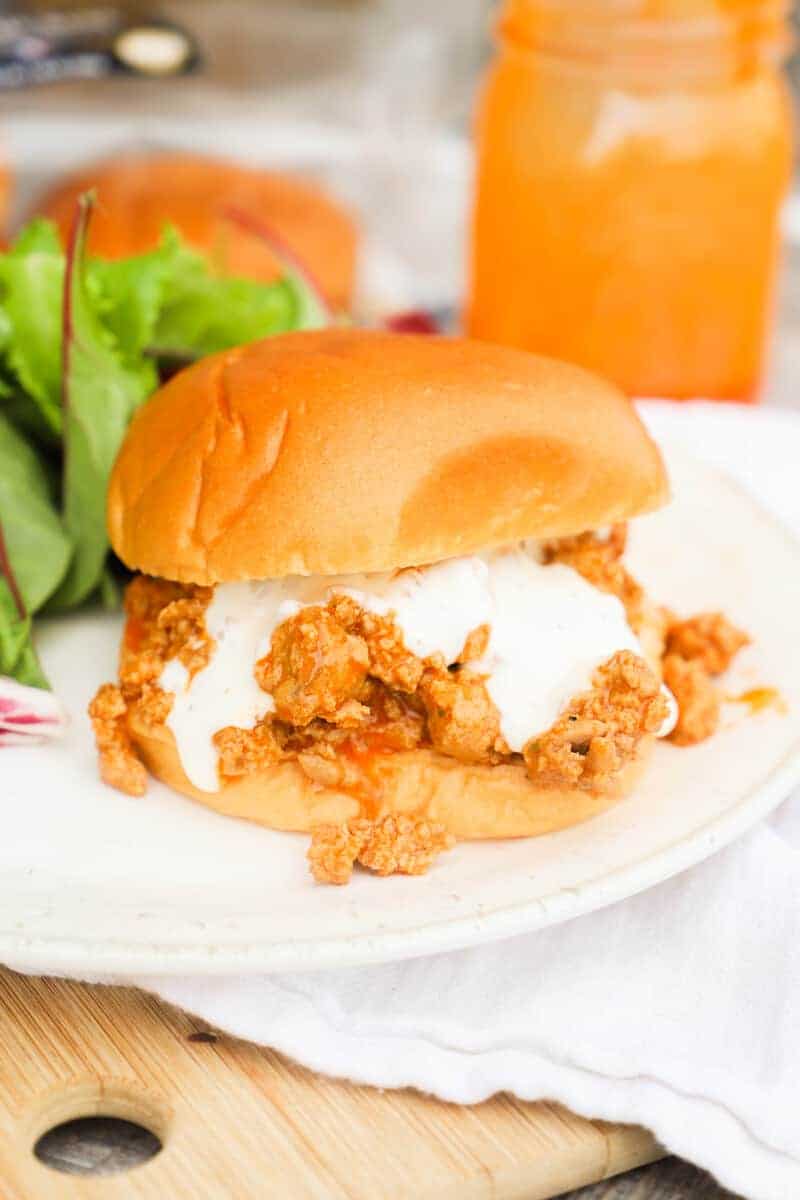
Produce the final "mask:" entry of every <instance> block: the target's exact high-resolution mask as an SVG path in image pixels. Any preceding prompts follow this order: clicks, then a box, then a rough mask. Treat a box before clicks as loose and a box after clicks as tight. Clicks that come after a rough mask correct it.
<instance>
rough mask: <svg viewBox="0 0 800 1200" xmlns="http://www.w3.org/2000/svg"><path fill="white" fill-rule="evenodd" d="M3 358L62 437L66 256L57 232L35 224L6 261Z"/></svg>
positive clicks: (2, 259) (0, 261)
mask: <svg viewBox="0 0 800 1200" xmlns="http://www.w3.org/2000/svg"><path fill="white" fill-rule="evenodd" d="M0 289H1V290H2V314H3V316H2V319H1V320H0V356H2V361H3V363H4V365H5V367H6V368H7V370H8V371H9V372H10V374H11V375H12V377H13V378H15V379H16V380H17V381H18V384H19V386H20V388H21V389H22V391H23V392H24V394H25V395H26V396H28V397H30V399H31V401H32V403H33V405H34V406H35V408H36V410H37V419H38V421H39V422H40V423H41V424H42V425H43V426H44V428H45V429H46V430H47V431H48V432H49V433H50V434H51V435H53V436H58V435H59V434H60V432H61V304H62V293H63V290H64V255H63V253H62V251H61V247H60V246H59V243H58V235H57V233H56V230H55V227H54V226H53V225H52V224H51V223H50V222H49V221H44V220H36V221H32V222H31V224H30V225H28V226H27V227H26V228H25V229H24V230H23V231H22V233H21V234H20V235H19V237H18V238H17V240H16V242H15V243H14V245H13V247H12V249H11V250H10V251H9V252H8V253H7V254H4V255H2V256H0Z"/></svg>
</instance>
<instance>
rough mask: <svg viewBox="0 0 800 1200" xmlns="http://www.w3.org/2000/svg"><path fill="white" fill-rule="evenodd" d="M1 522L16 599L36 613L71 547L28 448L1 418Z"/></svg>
mask: <svg viewBox="0 0 800 1200" xmlns="http://www.w3.org/2000/svg"><path fill="white" fill-rule="evenodd" d="M0 521H1V522H2V526H3V534H4V541H5V548H6V553H7V556H8V560H9V564H10V567H11V569H12V570H13V572H14V577H15V579H16V584H17V589H18V591H19V595H20V599H21V601H22V604H23V606H24V608H25V611H26V612H27V613H35V612H38V610H39V609H40V608H41V607H42V605H43V604H44V603H45V601H46V600H47V599H48V597H49V596H50V595H52V593H53V592H54V591H55V589H56V588H57V586H58V584H59V583H60V582H61V580H62V578H63V577H64V574H65V572H66V570H67V566H68V564H69V560H70V556H71V554H72V546H71V544H70V540H69V538H68V537H67V534H66V533H65V531H64V527H63V526H62V524H61V520H60V518H59V516H58V513H57V512H56V509H55V506H54V504H53V497H52V493H51V488H50V481H49V479H48V477H47V473H46V470H45V467H44V466H43V464H42V462H41V461H40V458H39V456H38V455H37V453H36V451H35V450H34V449H33V447H32V446H31V445H30V444H29V443H28V442H27V441H26V440H25V438H24V437H23V436H22V434H21V433H19V432H18V430H16V429H15V428H14V426H13V425H12V424H11V422H10V421H8V420H7V419H6V418H5V417H4V416H3V415H2V414H0Z"/></svg>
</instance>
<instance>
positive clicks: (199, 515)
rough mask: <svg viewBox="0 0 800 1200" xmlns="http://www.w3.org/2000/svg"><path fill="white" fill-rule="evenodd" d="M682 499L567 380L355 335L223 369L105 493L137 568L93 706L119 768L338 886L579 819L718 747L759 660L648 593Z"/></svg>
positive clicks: (619, 417)
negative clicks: (712, 739) (665, 521)
mask: <svg viewBox="0 0 800 1200" xmlns="http://www.w3.org/2000/svg"><path fill="white" fill-rule="evenodd" d="M668 497H669V487H668V482H667V477H666V473H665V469H664V464H663V462H662V459H661V456H660V454H659V452H658V449H657V447H656V446H655V445H654V443H653V442H652V441H651V439H650V438H649V436H648V434H647V433H646V431H645V429H644V427H643V426H642V424H641V422H640V421H639V419H638V417H637V415H636V412H635V410H634V409H633V408H632V406H631V405H630V404H629V403H628V401H627V400H626V399H625V398H624V396H623V395H622V394H621V393H620V392H618V391H617V390H616V389H615V388H614V387H612V386H611V385H610V384H608V383H605V382H603V381H601V380H600V379H598V378H596V377H594V376H592V375H590V374H588V373H586V372H584V371H582V370H580V369H578V368H575V367H570V366H566V365H564V364H561V363H556V362H552V361H549V360H546V359H542V358H536V357H534V356H532V355H528V354H525V353H523V352H520V351H516V350H510V349H506V348H501V347H497V346H490V345H484V344H481V343H478V342H470V341H466V340H460V339H449V338H435V337H427V336H419V337H414V336H410V335H402V334H385V333H369V332H364V331H351V330H347V331H342V330H325V331H321V332H314V333H298V334H288V335H285V336H282V337H275V338H270V339H267V340H265V341H263V342H257V343H252V344H250V345H247V346H243V347H240V348H238V349H236V350H232V351H227V352H225V353H222V354H218V355H215V356H213V357H211V358H207V359H205V360H203V361H201V362H199V363H197V364H195V365H194V366H192V367H189V368H188V369H187V370H185V371H183V372H181V373H180V374H178V375H176V376H175V377H174V378H173V379H172V380H170V382H169V383H167V384H166V385H165V386H164V387H163V388H162V389H161V390H160V391H159V392H158V393H157V394H156V395H155V396H154V397H153V399H152V400H151V401H150V402H149V403H148V404H147V405H146V406H145V407H144V408H143V409H142V410H141V411H140V412H139V414H138V415H137V416H136V418H135V419H134V421H133V424H132V426H131V428H130V431H129V433H128V435H127V439H126V441H125V443H124V445H123V447H122V450H121V452H120V455H119V458H118V460H117V463H116V466H115V469H114V472H113V475H112V479H111V484H110V489H109V497H108V528H109V534H110V538H111V542H112V545H113V547H114V549H115V550H116V552H117V554H118V555H119V556H120V558H121V559H122V560H123V562H124V563H126V564H127V565H128V566H129V567H130V568H131V569H132V570H133V571H135V572H138V574H137V575H136V576H135V577H134V579H133V581H132V582H131V584H130V585H129V588H128V591H127V596H126V612H127V623H126V627H125V633H124V638H123V643H122V650H121V658H120V668H119V680H118V683H115V684H107V685H105V686H104V687H103V688H101V690H100V692H99V693H98V695H97V696H96V697H95V699H94V701H93V702H92V706H91V715H92V719H93V722H94V726H95V731H96V735H97V740H98V745H99V750H100V761H101V770H102V774H103V777H104V779H105V780H106V781H107V782H108V783H111V784H113V785H114V786H116V787H119V788H121V789H122V790H124V791H127V792H130V793H133V794H140V793H141V792H143V791H144V789H145V786H146V778H147V772H150V773H151V774H152V775H154V776H156V777H157V778H159V779H161V780H163V781H164V782H165V783H167V784H169V785H170V786H171V787H173V788H176V789H177V790H178V791H180V792H183V793H185V794H186V795H188V796H191V797H193V798H194V799H195V800H197V801H200V802H202V803H203V804H206V805H208V806H210V807H211V808H214V809H216V810H217V811H218V812H221V813H225V814H228V815H230V816H237V817H241V818H245V819H247V820H251V821H256V822H258V823H260V824H262V825H266V826H269V827H272V828H275V829H282V830H296V831H302V832H305V833H309V834H311V837H312V843H311V849H310V852H309V853H310V859H311V865H312V869H313V871H314V874H315V876H316V877H317V878H318V879H321V880H327V881H331V882H345V881H346V880H347V879H348V878H349V876H350V873H351V871H352V869H353V865H354V863H355V862H356V861H359V862H361V863H363V864H364V865H366V866H367V867H370V868H372V869H373V870H375V871H377V872H378V873H381V874H388V873H391V872H393V871H402V872H407V873H416V872H420V871H422V870H425V869H426V868H427V866H428V865H429V864H430V863H431V861H432V860H433V858H434V857H435V856H436V855H437V854H438V853H439V851H441V850H443V849H446V848H447V847H448V846H450V845H452V843H453V841H454V840H458V839H462V838H506V837H525V836H532V835H536V834H543V833H548V832H552V831H554V830H558V829H563V828H565V827H566V826H569V825H572V824H574V823H575V822H578V821H582V820H585V819H586V818H587V817H590V816H592V815H593V814H595V813H599V812H601V811H602V810H603V809H605V808H607V807H608V806H609V805H611V804H613V803H614V802H615V801H618V800H619V799H620V798H621V797H623V796H625V795H626V794H627V793H628V792H629V791H630V789H631V788H632V787H633V786H634V784H635V782H636V780H637V778H638V777H639V775H640V773H641V772H642V771H643V770H646V765H647V758H648V755H649V752H650V750H651V748H652V746H653V744H654V741H655V739H657V738H663V737H671V738H672V739H673V740H675V741H677V742H691V741H696V740H699V739H700V738H701V737H704V736H707V735H708V734H709V733H710V732H712V731H713V728H714V726H715V724H716V720H717V716H718V712H719V699H718V694H717V692H716V689H715V686H714V684H713V682H712V680H711V676H712V675H713V674H717V673H719V672H720V671H722V670H724V668H725V666H727V663H728V662H729V661H730V658H731V657H732V655H733V654H734V653H735V652H736V650H737V649H738V648H739V646H740V645H742V644H743V642H744V641H746V640H747V639H746V637H745V635H744V634H741V633H740V632H739V631H738V630H735V629H734V628H733V627H732V626H730V625H729V624H728V623H727V622H726V621H725V619H724V618H723V617H722V616H721V615H720V614H704V615H703V616H702V617H700V618H692V619H689V620H684V621H680V620H679V619H678V618H677V617H676V616H675V615H674V614H671V613H668V612H667V611H666V610H665V609H663V608H661V607H659V606H658V604H657V603H656V601H655V600H654V599H653V598H651V597H649V596H647V595H646V594H645V592H644V590H643V589H642V587H641V586H640V585H639V584H638V583H637V582H636V580H634V579H633V578H632V577H631V575H630V574H629V573H628V571H627V569H626V567H625V565H624V560H623V552H624V548H625V523H626V522H627V521H629V520H630V519H634V518H636V517H638V516H639V515H641V514H643V513H647V512H650V511H652V510H653V509H656V508H658V507H659V506H661V505H663V504H664V503H665V502H666V501H667V500H668ZM676 552H678V548H676ZM667 685H669V686H667Z"/></svg>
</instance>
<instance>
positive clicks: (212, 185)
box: [31, 151, 358, 311]
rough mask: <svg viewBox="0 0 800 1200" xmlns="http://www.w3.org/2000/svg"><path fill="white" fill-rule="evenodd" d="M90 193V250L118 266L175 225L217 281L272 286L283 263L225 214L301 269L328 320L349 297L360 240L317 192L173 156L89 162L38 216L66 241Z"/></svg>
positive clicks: (45, 200)
mask: <svg viewBox="0 0 800 1200" xmlns="http://www.w3.org/2000/svg"><path fill="white" fill-rule="evenodd" d="M92 188H94V189H96V191H97V199H98V203H97V209H96V212H95V216H94V220H93V222H92V228H91V233H90V237H89V250H90V252H91V253H92V254H96V255H98V256H99V257H101V258H124V257H126V256H128V255H131V254H143V253H145V252H146V251H147V250H152V249H153V248H154V247H155V246H156V245H157V244H158V241H159V238H160V237H161V234H162V232H163V229H164V225H165V224H167V223H169V224H172V225H174V226H175V227H176V228H177V229H178V231H179V233H181V234H182V236H183V237H184V238H185V239H186V241H187V242H189V244H190V245H191V246H193V247H195V249H198V250H203V251H205V252H206V253H207V254H208V255H209V257H210V259H211V261H212V263H213V264H214V265H215V266H216V267H217V268H218V270H219V271H220V272H221V273H222V274H226V275H240V276H242V277H244V278H252V279H261V280H272V279H275V278H277V276H279V275H280V274H282V269H281V264H280V263H279V261H278V259H277V258H276V256H275V254H274V253H273V252H272V251H271V249H270V246H269V244H268V241H267V240H265V238H263V237H259V236H258V235H257V233H254V232H252V231H250V230H248V229H247V227H246V223H245V222H242V221H233V220H231V218H230V216H229V215H228V214H229V213H230V212H231V211H234V210H235V211H238V212H239V213H241V214H243V216H244V217H245V218H247V217H249V218H252V219H253V220H254V221H255V222H256V223H261V224H263V226H264V228H265V229H266V230H269V231H270V232H271V233H272V234H274V236H275V238H276V239H280V241H282V242H284V243H285V244H286V246H287V247H288V248H289V250H290V251H291V252H292V253H293V254H294V255H295V256H296V257H297V258H298V259H299V260H300V261H301V262H302V263H303V265H304V267H305V268H306V270H307V271H308V273H309V274H310V275H311V276H312V277H313V278H314V280H315V281H316V282H317V283H318V285H319V288H320V290H321V292H322V294H323V296H324V297H325V299H326V300H327V302H328V304H329V305H330V307H331V308H332V309H333V310H334V311H346V310H347V309H348V308H349V307H350V304H351V301H352V298H353V290H354V287H355V272H356V248H357V240H358V235H357V231H356V226H355V223H354V220H353V218H352V216H351V215H350V214H349V213H348V212H347V211H346V210H345V208H344V207H343V205H341V204H340V203H339V202H338V201H337V200H334V199H333V197H331V196H329V195H328V194H327V193H326V192H325V191H324V190H323V189H322V188H320V187H319V186H318V185H316V184H314V183H311V182H309V181H306V180H302V179H296V178H293V177H292V176H289V175H284V174H280V173H278V172H274V171H267V170H262V169H258V168H254V167H246V166H243V165H241V164H239V163H235V162H230V161H227V160H225V159H217V158H207V157H203V156H201V155H197V154H185V153H179V152H167V151H163V152H161V153H148V154H134V153H129V154H121V155H118V156H116V157H114V158H109V159H104V160H102V161H99V162H96V163H91V164H89V165H88V166H86V167H83V168H81V169H80V170H79V171H76V172H75V173H74V174H72V175H69V176H68V177H67V178H66V179H63V180H62V181H61V182H60V183H57V184H56V185H55V186H53V187H52V188H51V189H50V190H49V191H48V192H47V193H46V194H45V195H44V196H42V197H41V198H40V199H39V201H38V203H37V205H36V208H35V212H34V213H32V214H31V215H35V213H38V214H39V215H41V216H45V217H49V218H50V219H51V220H53V221H55V223H56V224H57V225H58V227H59V229H60V231H61V234H62V237H63V238H64V240H65V241H66V238H67V236H68V233H69V229H70V225H71V223H72V220H73V217H74V214H75V206H76V202H77V200H78V197H79V196H81V195H82V194H83V193H84V192H86V191H88V190H90V189H92Z"/></svg>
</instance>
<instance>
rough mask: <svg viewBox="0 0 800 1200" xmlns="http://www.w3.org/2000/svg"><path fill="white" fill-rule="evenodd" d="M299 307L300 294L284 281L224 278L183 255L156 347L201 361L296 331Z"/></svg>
mask: <svg viewBox="0 0 800 1200" xmlns="http://www.w3.org/2000/svg"><path fill="white" fill-rule="evenodd" d="M300 308H301V300H300V294H299V292H298V289H297V288H296V287H295V285H293V284H292V283H290V282H288V281H287V280H285V279H281V280H278V281H277V282H275V283H268V284H267V283H259V282H258V281H257V280H254V279H235V278H222V277H220V276H215V275H212V274H211V272H210V270H209V268H208V266H207V264H206V261H205V259H203V258H202V257H201V256H200V255H199V254H194V253H192V252H188V253H184V254H183V255H181V256H180V258H176V259H175V260H174V261H173V263H172V271H171V275H170V277H169V280H168V283H167V286H166V287H165V292H164V304H163V307H162V309H161V312H160V313H159V317H158V321H157V323H156V326H155V330H154V334H153V340H152V346H153V347H154V349H155V351H156V353H158V352H159V351H166V352H168V353H170V354H173V355H185V356H186V357H189V358H200V357H202V356H204V355H206V354H214V353H216V351H218V350H227V349H228V348H229V347H231V346H240V345H242V344H243V343H244V342H252V341H255V339H256V338H261V337H267V336H269V335H271V334H275V333H283V332H286V331H288V330H291V329H296V328H298V320H297V319H298V315H299V313H300Z"/></svg>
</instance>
